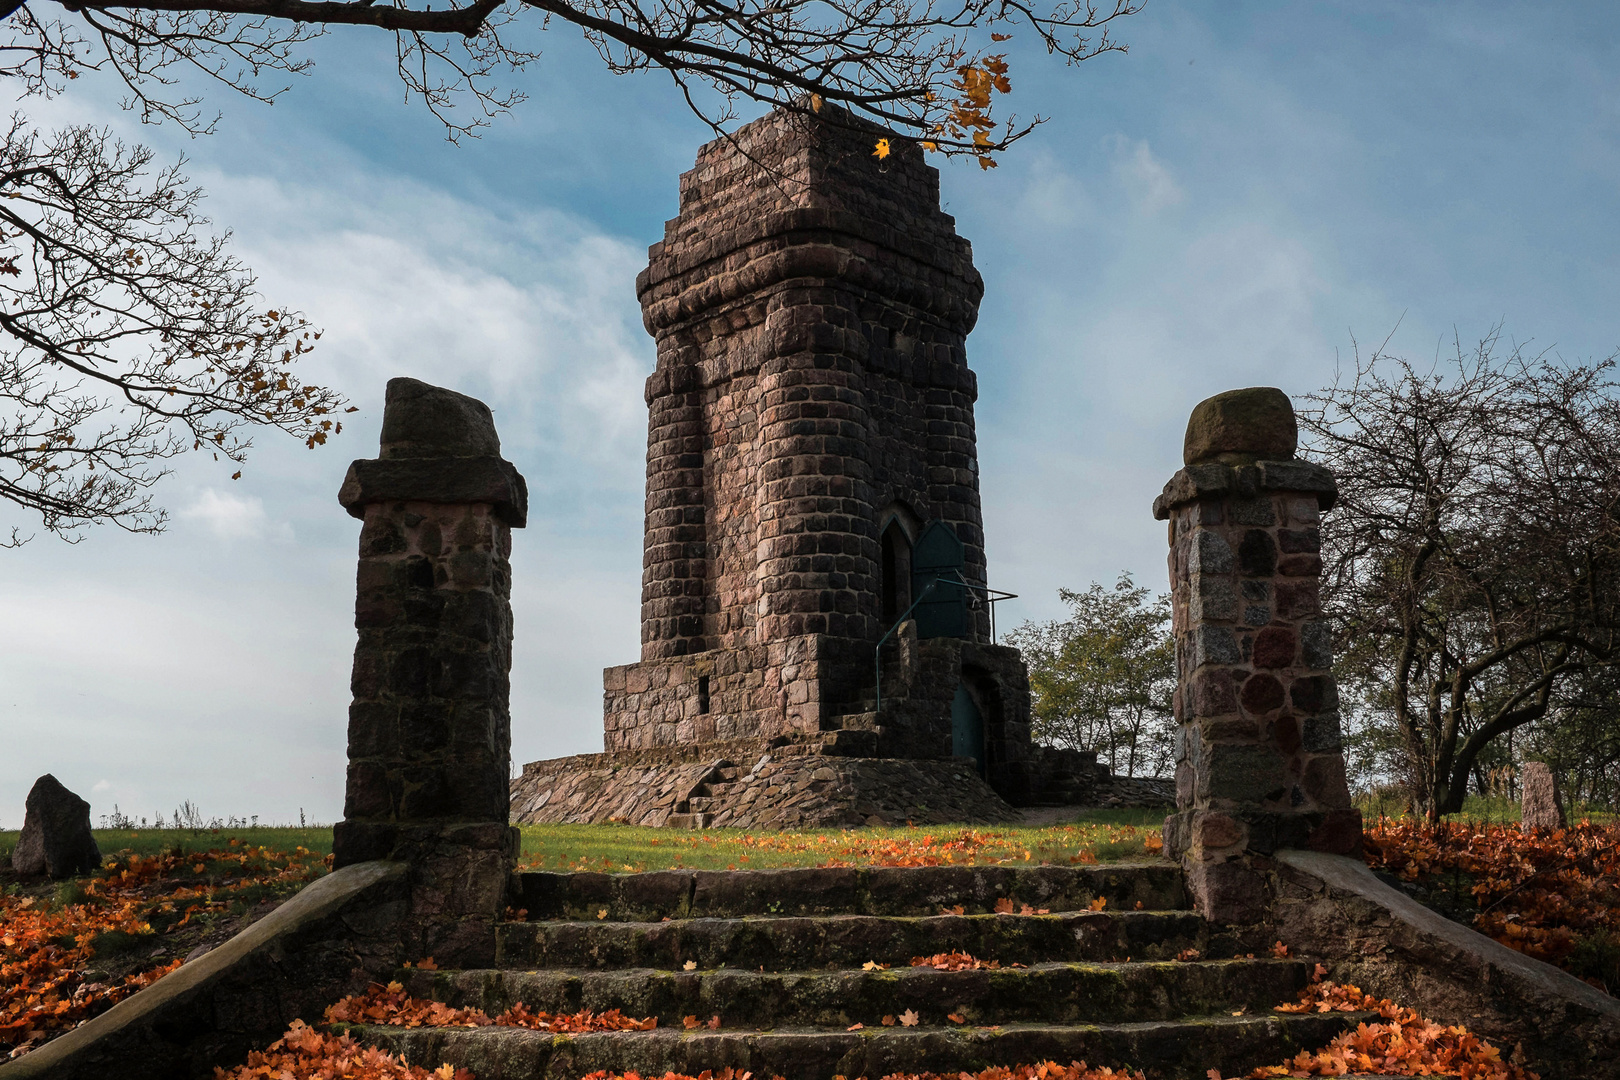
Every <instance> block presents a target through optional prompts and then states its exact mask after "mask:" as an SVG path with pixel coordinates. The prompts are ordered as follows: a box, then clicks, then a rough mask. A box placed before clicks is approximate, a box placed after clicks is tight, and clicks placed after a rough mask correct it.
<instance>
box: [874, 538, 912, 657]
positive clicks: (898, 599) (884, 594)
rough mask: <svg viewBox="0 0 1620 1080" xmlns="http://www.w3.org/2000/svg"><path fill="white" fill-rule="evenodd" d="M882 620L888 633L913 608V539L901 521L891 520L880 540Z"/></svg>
mask: <svg viewBox="0 0 1620 1080" xmlns="http://www.w3.org/2000/svg"><path fill="white" fill-rule="evenodd" d="M879 542H880V544H881V546H882V557H881V562H880V563H879V577H880V578H881V581H880V583H879V584H880V590H881V591H880V593H879V595H880V597H881V601H882V603H881V608H882V610H881V613H880V614H881V619H882V623H883V628H884V629H885V630H887V629H888V628H889V627H891V626H893V625H894V624H895V621H896V620H897V619H899V618H900V616H901V615H904V614H905V612H906V609H907V608H908V607H910V606H911V538H910V537H909V536H907V535H906V531H905V529H904V528H903V527H902V526H901V524H900V519H899V518H898V517H896V518H891V519H890V520H889V524H888V525H887V526H886V527H885V528H884V530H883V535H882V536H881V537H880V540H879Z"/></svg>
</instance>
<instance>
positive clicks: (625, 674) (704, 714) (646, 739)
mask: <svg viewBox="0 0 1620 1080" xmlns="http://www.w3.org/2000/svg"><path fill="white" fill-rule="evenodd" d="M879 134H883V133H882V132H880V131H879V130H878V129H876V128H874V127H872V126H871V125H868V124H862V123H859V122H856V121H855V120H853V119H852V118H850V117H848V116H847V115H846V114H843V113H839V112H836V111H835V110H832V109H828V110H827V117H826V119H825V120H824V121H820V122H818V121H811V120H807V119H806V118H803V117H799V116H795V115H792V114H787V113H775V114H772V115H770V116H767V117H765V118H763V119H762V120H759V121H757V122H755V123H753V124H749V125H747V126H745V127H744V128H742V129H740V130H739V131H738V132H737V133H736V135H735V137H734V139H731V140H726V139H721V140H716V141H715V142H712V143H710V144H708V145H707V146H705V147H704V148H703V149H702V150H701V151H700V152H699V154H698V160H697V165H696V167H695V168H693V169H692V170H691V171H690V172H688V173H686V174H685V175H684V176H682V178H681V203H680V206H681V212H680V216H679V217H677V218H675V219H674V220H672V221H671V222H669V224H668V225H667V226H666V228H665V235H664V239H663V241H662V242H661V243H658V244H655V245H653V247H652V249H651V252H650V261H649V265H648V267H647V269H646V270H645V271H643V272H642V274H641V276H640V277H639V278H638V279H637V283H636V287H637V293H638V295H639V296H640V298H641V304H642V313H643V318H644V320H645V322H646V325H647V330H648V332H649V333H651V334H652V335H653V336H654V338H656V339H657V342H658V365H657V369H656V370H655V371H654V373H653V374H652V376H651V377H650V378H649V379H648V380H647V406H648V436H647V517H646V533H645V545H644V557H643V569H642V607H641V639H642V642H641V662H640V663H638V664H632V665H628V666H626V667H621V668H610V669H609V670H608V671H607V673H606V675H605V679H604V686H605V690H606V695H607V697H606V717H605V719H606V748H607V749H608V750H629V749H640V748H645V747H649V746H668V745H674V744H677V743H686V742H691V741H694V740H698V741H704V740H710V739H731V738H738V737H763V738H770V737H773V736H776V735H783V734H787V733H790V732H808V731H821V730H831V729H836V728H839V727H842V726H845V725H843V724H842V723H841V720H840V718H841V717H842V716H843V715H844V714H845V713H848V712H859V711H860V710H859V709H856V708H853V707H852V706H853V703H854V699H856V698H857V697H859V696H860V695H861V692H862V691H863V690H868V691H869V684H870V682H871V679H870V668H871V663H870V659H871V649H872V645H873V644H875V643H876V641H877V640H878V638H879V637H880V636H881V635H882V634H883V632H884V631H885V630H887V629H888V627H889V625H890V624H892V622H893V621H894V617H895V616H894V613H892V612H891V613H890V614H889V615H888V616H887V618H885V613H884V612H883V611H882V594H883V581H882V577H883V573H884V569H883V564H882V551H881V541H880V534H881V533H882V531H883V530H884V529H885V527H886V526H888V525H889V524H890V523H893V522H898V527H899V528H900V529H901V530H902V532H904V533H906V534H907V539H908V540H910V541H915V539H916V537H917V530H918V528H919V527H920V526H921V525H922V524H923V523H924V522H926V521H929V520H940V521H944V522H947V523H949V524H950V526H951V527H952V528H953V529H954V531H955V533H956V536H957V537H958V538H959V539H960V540H961V541H962V543H963V545H964V546H965V549H966V559H965V566H964V568H963V575H964V577H965V579H966V580H967V582H968V583H970V584H973V585H979V586H982V585H984V584H985V561H984V540H983V527H982V522H981V519H980V511H979V486H978V462H977V452H976V448H975V442H974V431H973V402H974V399H975V398H976V397H977V394H978V390H977V385H976V382H975V379H974V376H973V372H972V371H970V370H969V369H968V366H967V355H966V339H967V334H968V332H969V331H970V330H971V329H972V328H973V323H974V321H975V319H976V318H977V317H978V303H979V298H980V297H981V296H982V295H983V292H984V285H983V282H982V281H981V280H980V278H979V274H978V271H976V270H975V269H974V268H973V261H972V250H971V248H970V247H969V245H968V242H967V241H966V240H963V239H962V238H961V237H959V236H957V235H956V231H955V229H954V227H953V223H952V219H951V218H950V217H948V216H947V215H945V214H943V213H941V212H940V210H939V176H938V173H937V172H936V171H935V170H934V169H933V168H931V167H929V166H928V165H927V164H925V163H924V161H923V155H922V151H921V150H919V149H917V148H916V147H915V146H912V145H911V144H909V143H907V144H904V145H903V146H902V147H901V148H900V149H897V150H896V152H895V153H893V154H892V155H891V156H890V157H889V158H888V159H887V160H886V161H885V162H882V163H880V162H878V161H877V160H876V159H875V158H874V157H873V156H872V152H871V151H872V143H873V141H874V139H875V138H876V137H877V136H878V135H879ZM892 572H893V571H892V569H891V573H892ZM973 636H974V637H975V638H976V639H979V640H983V639H987V638H988V637H989V622H988V617H987V614H986V613H985V612H984V611H983V610H980V611H978V612H977V614H976V618H975V620H974V626H973ZM885 751H886V752H903V751H901V750H900V748H889V747H885Z"/></svg>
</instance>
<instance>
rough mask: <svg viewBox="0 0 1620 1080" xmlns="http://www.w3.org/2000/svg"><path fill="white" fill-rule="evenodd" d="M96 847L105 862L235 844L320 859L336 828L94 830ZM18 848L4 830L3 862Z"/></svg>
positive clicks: (0, 848) (14, 837) (1, 837)
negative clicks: (300, 850) (118, 857)
mask: <svg viewBox="0 0 1620 1080" xmlns="http://www.w3.org/2000/svg"><path fill="white" fill-rule="evenodd" d="M90 831H91V833H92V834H93V835H94V836H95V838H96V846H97V847H99V848H100V849H101V857H102V858H103V859H108V858H111V857H112V856H114V855H118V854H120V853H127V854H132V855H140V856H142V857H143V858H144V857H145V856H147V855H161V854H180V853H186V852H193V851H210V850H212V849H214V848H229V847H231V846H232V845H231V841H232V840H236V841H238V846H245V845H252V846H253V847H265V848H269V849H270V850H271V851H291V850H293V849H294V848H296V847H300V846H302V847H303V848H305V849H306V850H308V851H311V852H314V853H315V854H316V855H326V854H328V853H329V852H330V851H331V850H332V827H331V826H330V825H328V826H326V827H324V828H321V827H316V828H306V829H300V828H296V827H292V828H272V827H270V826H260V827H258V828H246V829H92V830H90ZM16 846H17V833H16V831H15V830H0V862H3V863H4V864H5V865H6V867H7V868H10V866H11V852H12V849H14V848H15V847H16Z"/></svg>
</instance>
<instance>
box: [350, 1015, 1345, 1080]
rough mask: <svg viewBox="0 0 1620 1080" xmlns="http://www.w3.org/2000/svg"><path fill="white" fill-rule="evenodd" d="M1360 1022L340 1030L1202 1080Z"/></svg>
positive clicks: (1281, 1055) (499, 1077)
mask: <svg viewBox="0 0 1620 1080" xmlns="http://www.w3.org/2000/svg"><path fill="white" fill-rule="evenodd" d="M1372 1019H1376V1017H1374V1016H1373V1015H1372V1014H1369V1013H1311V1014H1302V1015H1284V1014H1276V1013H1269V1012H1267V1013H1265V1014H1255V1015H1246V1016H1231V1015H1230V1014H1229V1013H1222V1014H1218V1015H1212V1016H1207V1017H1199V1018H1197V1019H1194V1020H1190V1021H1156V1022H1149V1023H1132V1024H1084V1025H1061V1024H1057V1025H1055V1024H1028V1025H1024V1024H1019V1025H1006V1026H1003V1027H1001V1028H997V1029H986V1028H971V1027H943V1028H942V1027H936V1026H932V1025H928V1026H921V1027H916V1028H885V1027H878V1028H876V1029H875V1030H874V1029H873V1028H871V1027H868V1028H866V1029H864V1030H861V1031H816V1030H782V1029H778V1030H773V1031H758V1030H726V1029H725V1028H722V1029H721V1030H719V1031H709V1030H706V1029H699V1030H697V1031H691V1032H688V1031H682V1030H679V1029H676V1030H671V1029H669V1028H661V1029H659V1030H657V1031H646V1032H616V1033H603V1034H591V1035H575V1036H565V1035H553V1034H550V1033H548V1032H543V1031H525V1030H521V1029H515V1028H497V1027H483V1028H397V1027H377V1026H370V1025H339V1026H347V1027H348V1028H349V1030H351V1031H352V1032H353V1033H354V1035H355V1037H356V1038H358V1039H360V1040H361V1041H362V1042H366V1043H369V1044H371V1045H373V1046H377V1047H381V1048H382V1049H384V1050H387V1051H389V1052H390V1053H397V1054H403V1055H404V1056H405V1058H406V1060H408V1061H410V1062H412V1063H414V1064H417V1065H421V1066H425V1067H427V1068H430V1069H431V1068H436V1067H437V1066H438V1065H439V1064H440V1063H441V1062H448V1063H450V1064H451V1065H453V1066H455V1067H457V1068H466V1069H470V1070H472V1071H473V1072H475V1073H476V1074H477V1075H478V1080H577V1078H578V1077H581V1076H584V1075H586V1074H588V1073H592V1072H596V1071H598V1070H607V1071H610V1072H616V1073H623V1072H637V1073H640V1074H641V1075H642V1076H660V1075H662V1074H664V1073H666V1072H681V1073H686V1074H689V1075H693V1076H696V1075H697V1074H699V1073H701V1072H703V1071H704V1070H705V1069H713V1070H719V1069H724V1068H728V1067H729V1068H734V1069H738V1070H746V1071H750V1072H752V1073H753V1074H754V1075H755V1076H756V1077H759V1078H760V1080H765V1078H767V1077H772V1076H781V1077H784V1078H785V1080H832V1078H833V1077H835V1076H850V1077H862V1076H864V1077H880V1076H887V1075H890V1074H892V1073H897V1072H913V1073H917V1072H934V1073H940V1074H942V1075H951V1074H954V1073H957V1072H961V1071H973V1072H977V1071H980V1070H982V1069H987V1068H990V1067H992V1066H997V1065H1002V1066H1005V1065H1016V1064H1019V1063H1026V1062H1027V1063H1031V1064H1033V1063H1035V1062H1040V1061H1048V1060H1051V1061H1058V1062H1061V1063H1064V1064H1067V1063H1068V1062H1070V1061H1076V1060H1083V1061H1086V1062H1089V1063H1090V1064H1092V1065H1113V1066H1116V1067H1117V1066H1120V1065H1131V1066H1135V1067H1138V1068H1142V1069H1145V1070H1147V1071H1148V1073H1149V1075H1151V1076H1153V1077H1155V1078H1156V1080H1205V1077H1206V1076H1207V1075H1208V1071H1209V1070H1210V1069H1219V1070H1221V1073H1222V1075H1227V1076H1231V1075H1242V1074H1245V1073H1248V1072H1249V1071H1251V1070H1253V1069H1255V1068H1258V1067H1259V1066H1262V1065H1276V1064H1280V1063H1282V1062H1283V1061H1285V1060H1286V1059H1287V1058H1290V1057H1292V1056H1293V1055H1294V1054H1296V1053H1298V1052H1299V1051H1301V1050H1307V1049H1309V1050H1315V1049H1318V1048H1320V1047H1322V1046H1325V1045H1326V1044H1327V1043H1328V1042H1329V1041H1331V1040H1332V1038H1333V1037H1334V1036H1335V1035H1337V1034H1339V1033H1340V1032H1341V1031H1344V1030H1346V1029H1347V1028H1350V1029H1353V1028H1354V1027H1355V1025H1356V1024H1357V1023H1358V1022H1361V1021H1365V1020H1372Z"/></svg>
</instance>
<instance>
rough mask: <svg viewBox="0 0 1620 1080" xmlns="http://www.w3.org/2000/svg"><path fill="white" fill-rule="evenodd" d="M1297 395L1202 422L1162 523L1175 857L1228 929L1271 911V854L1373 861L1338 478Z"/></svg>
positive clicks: (1170, 825)
mask: <svg viewBox="0 0 1620 1080" xmlns="http://www.w3.org/2000/svg"><path fill="white" fill-rule="evenodd" d="M1297 439H1298V429H1297V425H1296V423H1295V419H1294V410H1293V405H1292V403H1290V401H1289V400H1288V396H1287V395H1286V394H1284V393H1283V392H1282V391H1281V390H1276V389H1271V388H1253V389H1248V390H1232V391H1229V392H1227V393H1224V394H1217V395H1216V396H1215V397H1212V398H1209V399H1208V400H1206V401H1203V402H1200V403H1199V405H1198V407H1197V408H1195V409H1194V410H1193V413H1192V417H1191V419H1190V420H1189V421H1188V423H1187V436H1186V442H1185V446H1184V450H1183V460H1184V462H1185V465H1186V467H1185V468H1183V469H1182V470H1181V471H1180V472H1178V473H1176V475H1175V476H1174V477H1172V478H1171V480H1170V482H1169V483H1168V484H1166V485H1165V488H1164V493H1163V494H1162V495H1160V496H1159V497H1158V498H1157V499H1156V500H1154V503H1153V515H1154V517H1156V518H1158V519H1159V520H1161V521H1168V522H1169V523H1170V582H1171V595H1172V601H1173V604H1174V621H1173V631H1174V634H1175V640H1176V696H1175V713H1176V720H1177V722H1178V723H1179V724H1180V730H1179V733H1178V735H1177V739H1176V806H1177V808H1178V810H1177V813H1176V814H1174V815H1173V816H1171V817H1170V818H1169V819H1168V820H1166V822H1165V826H1164V839H1165V850H1166V853H1167V854H1169V855H1170V856H1171V857H1173V858H1179V859H1180V860H1181V861H1182V864H1183V866H1184V867H1185V868H1186V871H1187V878H1188V884H1189V886H1190V887H1191V889H1192V892H1193V894H1194V896H1195V898H1196V900H1197V904H1198V908H1199V910H1200V911H1201V912H1202V913H1203V914H1204V915H1205V916H1207V917H1209V918H1210V919H1212V920H1215V921H1218V922H1252V921H1254V920H1256V919H1258V918H1259V917H1260V916H1261V914H1262V913H1263V912H1264V910H1265V907H1266V904H1267V893H1266V889H1265V883H1264V878H1263V876H1262V873H1261V871H1262V869H1263V864H1262V863H1261V862H1260V860H1262V859H1263V858H1264V857H1265V856H1267V855H1269V854H1270V853H1271V852H1273V851H1275V850H1277V849H1278V848H1311V849H1314V850H1317V851H1327V852H1332V853H1335V854H1352V853H1355V852H1356V851H1358V850H1359V849H1360V844H1361V815H1360V812H1359V811H1357V810H1355V809H1353V808H1352V807H1351V805H1350V792H1349V788H1348V786H1347V785H1346V782H1345V772H1344V755H1343V750H1342V747H1341V744H1340V735H1339V713H1338V691H1337V689H1336V687H1335V684H1334V681H1333V672H1332V666H1333V655H1332V639H1331V635H1330V633H1329V628H1328V624H1327V622H1326V621H1325V620H1324V619H1323V616H1322V609H1321V601H1320V590H1321V574H1322V560H1321V556H1320V548H1321V542H1320V535H1319V532H1318V521H1319V515H1320V513H1321V512H1322V511H1324V510H1327V509H1329V508H1330V507H1331V506H1332V505H1333V501H1334V498H1335V497H1336V494H1337V491H1336V488H1335V485H1334V482H1333V475H1332V473H1330V472H1329V471H1328V470H1327V469H1325V468H1323V467H1322V466H1320V465H1313V464H1310V463H1308V462H1304V461H1299V460H1296V459H1295V457H1294V450H1295V446H1296V443H1297Z"/></svg>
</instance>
